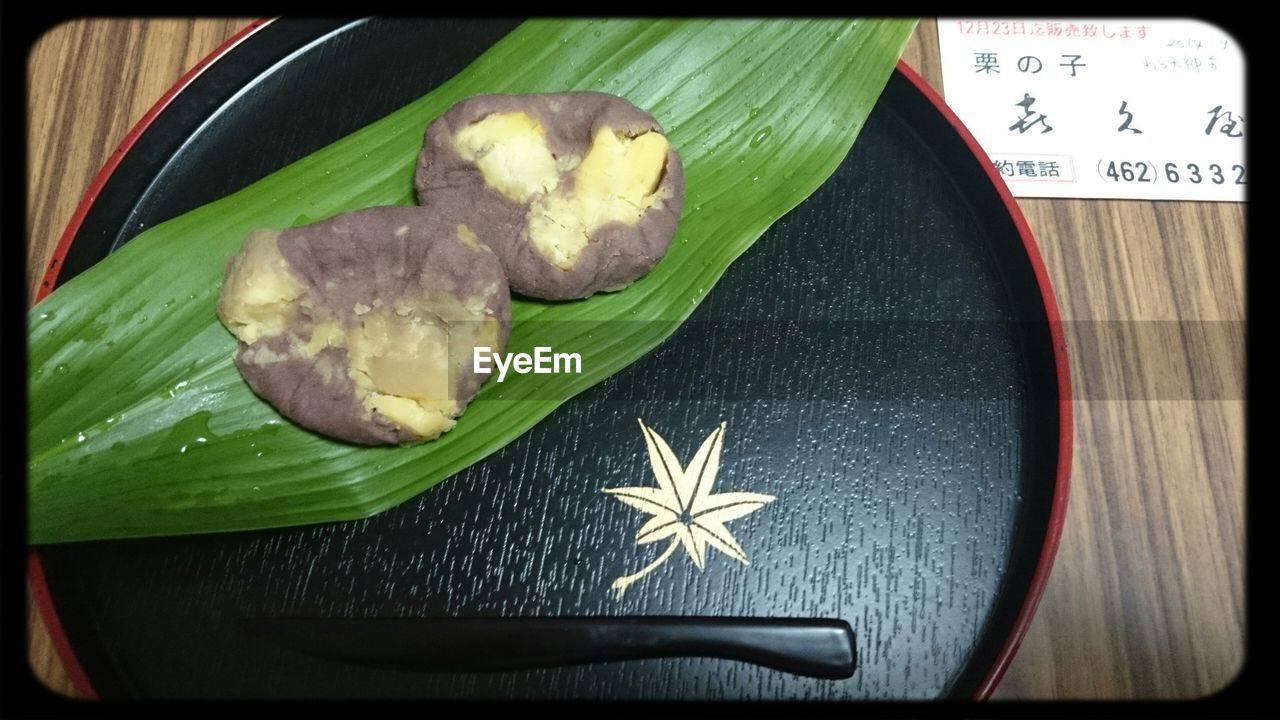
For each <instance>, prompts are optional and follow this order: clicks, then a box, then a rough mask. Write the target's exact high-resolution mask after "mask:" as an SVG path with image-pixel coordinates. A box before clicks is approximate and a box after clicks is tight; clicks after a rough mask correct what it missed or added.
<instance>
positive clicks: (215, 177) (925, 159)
mask: <svg viewBox="0 0 1280 720" xmlns="http://www.w3.org/2000/svg"><path fill="white" fill-rule="evenodd" d="M514 25H515V23H512V22H492V23H480V22H463V21H437V20H422V21H407V20H365V21H336V20H277V21H274V22H269V23H258V24H255V25H254V26H253V27H251V28H248V29H246V31H245V32H244V33H242V34H241V35H240V36H237V37H236V38H234V39H233V40H232V41H231V42H229V43H228V45H227V46H226V47H224V48H223V49H221V50H220V51H219V52H217V53H215V55H214V56H213V57H211V58H210V59H209V60H208V61H206V63H207V64H202V66H201V67H200V68H199V69H198V71H197V72H194V73H193V74H192V75H190V76H189V77H187V78H184V79H183V81H182V82H180V83H179V86H178V87H176V88H175V89H174V90H173V91H172V92H171V93H170V94H169V95H167V96H166V97H165V98H164V99H163V100H162V101H161V102H160V103H159V104H158V105H157V107H156V108H155V109H154V110H153V111H152V113H150V114H149V115H148V116H147V117H146V118H144V120H143V121H142V122H141V123H140V124H139V127H138V128H137V129H135V131H134V133H132V134H131V135H130V136H129V138H127V139H126V141H125V143H124V145H123V146H122V152H120V153H118V154H117V155H116V156H114V157H113V158H112V161H111V163H110V164H109V165H108V167H107V168H105V169H104V172H103V174H102V175H101V176H100V178H99V181H98V182H97V183H95V186H94V187H93V188H92V189H91V190H90V192H89V193H88V195H87V196H86V200H85V202H84V204H83V205H82V206H81V210H80V211H79V212H78V213H77V215H76V217H75V219H74V220H73V222H72V225H71V227H70V228H69V229H68V233H67V237H66V238H65V239H64V243H63V245H62V246H61V247H60V250H59V253H58V257H57V258H56V259H55V261H54V264H53V265H52V266H51V268H50V270H49V273H48V275H47V280H48V282H49V286H50V287H51V286H52V285H54V284H56V283H57V282H60V281H65V280H66V279H67V278H70V277H71V276H73V275H74V274H76V273H77V272H80V271H82V270H83V269H85V268H86V267H88V266H89V265H91V264H92V263H94V262H96V261H97V260H99V259H101V258H102V257H103V256H104V255H106V254H107V253H109V252H111V251H112V250H113V249H114V248H116V247H118V246H119V245H120V244H122V243H124V242H126V241H128V240H129V238H131V237H132V236H134V235H136V234H137V233H138V232H139V231H140V229H141V228H145V227H150V226H151V225H153V224H155V223H157V222H161V221H163V220H166V219H168V218H170V217H173V216H175V215H178V214H180V213H182V212H185V211H187V210H189V209H191V208H194V207H197V206H199V205H201V204H204V203H206V202H209V201H212V200H215V199H217V198H219V197H222V196H224V195H226V194H228V193H230V192H232V191H234V190H236V189H239V188H241V187H243V186H244V185H246V184H248V183H250V182H252V181H253V180H255V179H257V178H259V177H261V176H262V175H264V174H266V173H269V172H271V171H273V170H275V169H277V168H279V167H281V166H283V165H285V164H287V163H289V162H291V161H292V160H294V159H296V158H299V157H301V156H303V155H306V154H308V153H310V152H312V151H314V150H316V149H318V148H320V147H322V146H324V145H326V144H327V143H329V142H331V141H333V140H335V139H337V138H339V137H342V136H343V135H345V134H347V133H350V132H351V131H353V130H355V129H357V128H359V127H361V126H363V125H365V124H367V123H368V122H370V121H372V120H375V119H377V118H378V117H381V116H382V115H384V114H386V113H387V112H390V111H391V110H394V109H396V108H398V107H400V106H401V105H403V104H405V103H407V102H408V101H410V100H412V99H414V98H417V97H419V96H420V95H422V94H424V93H425V92H427V91H429V90H430V89H431V88H433V87H435V86H436V85H438V84H439V83H441V82H443V81H444V80H446V79H447V78H449V77H450V76H452V75H454V74H455V73H457V72H458V71H460V70H461V69H462V68H464V67H465V66H466V65H467V64H468V63H469V62H470V61H471V60H472V59H474V58H475V57H476V56H477V55H479V54H480V53H481V52H483V51H484V50H485V49H486V48H487V47H488V46H489V45H491V44H492V43H493V42H495V41H496V40H497V39H499V38H500V37H502V36H503V35H504V34H505V33H506V32H508V31H509V30H510V29H511V28H513V27H514ZM392 67H393V68H394V71H388V68H392ZM1056 325H1057V312H1056V309H1055V307H1054V305H1053V297H1052V293H1051V291H1050V290H1049V288H1048V285H1047V278H1046V274H1045V272H1044V269H1043V266H1042V265H1041V262H1040V259H1039V257H1038V254H1037V253H1036V250H1035V245H1034V242H1033V241H1032V239H1031V237H1030V234H1029V233H1028V232H1027V229H1026V226H1025V223H1024V222H1023V221H1022V219H1021V216H1020V215H1019V214H1018V212H1017V208H1016V205H1015V204H1014V203H1013V201H1012V199H1011V198H1010V197H1009V195H1008V193H1007V191H1006V190H1005V188H1004V186H1003V184H1002V183H1001V182H1000V181H999V180H998V178H997V177H996V176H995V175H994V174H993V173H992V172H991V170H990V168H989V167H987V161H986V160H985V159H984V156H982V155H981V153H980V151H978V149H977V146H976V144H975V143H974V142H973V140H972V138H971V137H970V136H969V135H968V133H967V132H966V131H965V130H964V129H963V127H962V126H960V124H959V123H958V121H956V120H955V118H954V116H952V115H951V113H950V112H949V111H948V110H947V109H946V108H945V106H944V105H943V104H942V103H941V100H940V99H939V98H938V97H937V96H936V95H935V94H934V93H933V92H932V91H931V90H929V89H928V88H927V86H925V85H924V83H923V82H921V81H920V80H919V78H918V77H917V76H915V74H914V73H913V72H912V71H911V70H910V69H909V68H907V67H906V66H905V65H900V66H899V70H898V72H896V73H895V74H894V76H893V78H892V79H891V80H890V82H889V85H888V88H887V89H886V91H885V94H884V95H883V97H882V99H881V100H880V102H879V104H878V105H877V106H876V109H875V111H874V112H873V113H872V115H871V117H870V119H869V121H868V122H867V125H866V127H865V129H864V130H863V131H862V134H861V136H860V138H859V139H858V142H857V144H856V145H855V147H854V149H853V151H852V153H851V154H850V155H849V157H848V158H847V159H846V160H845V162H844V163H843V165H842V166H841V167H840V169H839V170H838V171H837V173H836V174H835V175H834V176H833V177H832V178H831V179H830V180H829V181H828V182H827V183H826V184H825V185H823V187H822V188H821V189H820V190H818V192H816V193H815V194H814V195H813V196H812V197H810V198H809V199H808V200H807V201H806V202H804V203H803V204H802V205H801V206H800V207H799V208H798V209H797V210H795V211H794V212H792V213H791V214H789V215H788V216H786V217H784V218H782V219H781V220H780V221H779V222H778V223H777V224H776V225H775V226H774V227H773V228H771V229H770V230H769V231H768V232H767V233H766V234H765V236H764V237H763V238H761V239H760V241H759V242H758V243H757V244H756V245H755V246H754V247H753V248H752V249H751V250H750V251H749V252H748V253H747V254H746V255H744V256H743V257H742V258H741V259H739V260H738V261H737V262H735V263H734V264H733V265H732V266H731V267H730V268H729V271H728V272H727V273H726V275H725V276H724V278H723V279H722V280H721V282H720V283H719V284H718V285H717V286H716V287H715V289H714V290H713V291H712V292H711V293H710V294H709V296H708V297H707V299H706V301H705V302H704V303H703V305H702V306H701V307H699V308H698V310H697V311H696V312H695V314H694V315H693V317H692V319H691V320H690V321H689V322H688V323H686V324H685V325H684V326H683V327H682V328H681V329H680V330H679V331H678V332H677V333H676V335H675V336H673V337H672V338H670V339H669V340H668V341H667V342H666V343H664V344H663V345H661V346H660V347H659V348H658V349H657V350H656V351H654V352H652V353H650V354H649V355H648V356H646V357H644V358H643V359H641V360H640V361H639V362H637V363H636V364H634V365H633V366H631V367H630V368H628V369H627V370H625V371H623V372H622V373H620V374H618V375H616V376H614V377H613V378H611V379H609V380H608V381H606V382H604V383H602V384H600V385H598V386H596V387H594V388H592V389H591V390H590V391H588V392H586V393H584V394H582V395H580V396H578V397H576V398H574V399H573V400H571V401H570V402H568V403H566V404H565V405H564V406H562V407H561V408H560V409H558V410H557V411H556V412H555V413H553V414H552V415H551V416H550V417H548V418H547V419H546V420H544V421H543V422H542V423H540V424H539V425H537V427H535V428H534V429H533V430H532V431H531V432H529V433H527V434H526V435H525V436H523V437H521V438H520V439H519V440H517V441H516V442H514V443H512V444H511V445H509V446H508V447H506V448H505V449H503V450H502V451H500V452H498V453H497V454H495V455H493V456H492V457H490V458H488V459H487V460H485V461H483V462H481V463H479V464H477V465H475V466H473V467H471V468H470V469H468V470H467V471H465V472H463V473H461V474H459V475H457V476H455V477H453V478H451V479H450V480H448V481H447V482H445V483H443V484H442V485H440V486H438V487H437V488H435V489H432V490H429V491H427V492H425V493H423V494H422V495H421V496H419V497H417V498H414V499H412V500H410V501H408V502H406V503H404V504H403V505H401V506H399V507H397V508H394V509H392V510H390V511H388V512H385V513H382V514H380V515H377V516H375V517H373V518H369V519H367V520H363V521H359V522H349V523H338V524H330V525H320V526H311V527H302V528H293V529H284V530H274V531H259V532H249V533H235V534H226V535H206V536H191V537H177V538H162V539H153V540H133V541H110V542H92V543H77V544H70V545H61V546H46V547H41V548H38V549H37V553H33V555H32V563H31V565H32V569H33V581H34V584H35V586H36V594H37V597H38V599H39V600H41V605H42V609H43V610H44V612H45V614H46V618H47V619H49V620H51V621H52V622H51V624H52V625H53V626H54V627H53V630H54V635H55V641H56V642H58V643H59V644H60V645H61V647H62V649H63V650H64V654H65V655H66V657H67V659H68V660H69V665H70V666H71V667H70V670H71V672H72V674H73V676H74V677H75V678H76V679H77V680H78V681H80V682H81V684H84V685H91V686H92V689H93V692H95V693H96V694H97V695H99V696H102V697H117V696H142V697H309V698H316V697H419V698H437V697H466V698H472V697H480V698H533V697H538V698H542V697H554V698H640V699H669V698H717V699H803V700H851V699H899V698H937V697H973V696H979V697H981V696H985V694H987V693H989V692H990V690H991V688H992V687H993V686H994V684H995V683H996V682H997V681H998V679H999V676H1000V674H1001V673H1002V672H1003V670H1004V667H1005V666H1006V665H1007V663H1008V662H1009V659H1010V658H1011V657H1012V653H1013V651H1014V650H1015V649H1016V645H1017V641H1018V639H1020V637H1021V634H1022V632H1024V631H1025V629H1026V625H1027V623H1029V621H1030V618H1031V614H1032V613H1033V611H1034V607H1035V601H1036V600H1037V599H1038V597H1039V593H1040V591H1041V589H1042V588H1043V585H1044V582H1045V580H1046V579H1047V576H1048V570H1049V566H1050V564H1051V562H1052V558H1053V553H1054V551H1055V549H1056V544H1057V539H1058V536H1059V533H1060V530H1061V522H1062V517H1063V512H1064V509H1065V501H1066V484H1067V470H1068V465H1069V454H1070V414H1069V407H1070V406H1069V404H1068V403H1066V402H1065V398H1066V397H1067V371H1066V365H1065V354H1064V352H1063V348H1062V345H1061V335H1060V333H1059V332H1058V331H1057V327H1056ZM637 418H641V419H642V420H643V422H644V423H645V424H646V425H647V426H649V427H652V428H653V429H654V430H656V431H657V432H658V433H659V434H660V435H661V436H662V437H663V438H665V439H666V440H667V441H668V442H669V443H670V445H671V448H672V450H673V451H674V453H675V455H676V456H677V457H678V458H680V461H681V462H688V460H689V458H690V457H692V456H693V454H694V451H695V450H696V449H697V447H698V446H699V444H700V443H701V442H702V441H703V439H704V438H706V437H707V436H708V435H709V434H710V433H711V432H712V431H713V430H715V429H716V428H717V427H718V426H720V424H721V423H722V422H723V423H725V431H724V438H723V458H722V466H721V469H720V473H719V476H718V479H717V481H716V482H717V488H718V490H719V491H744V492H755V493H766V494H769V495H771V496H773V497H775V498H776V500H775V501H773V502H771V503H769V504H768V505H766V506H764V507H762V508H760V509H758V510H757V511H755V512H752V513H751V514H750V515H747V516H744V517H742V518H740V519H736V520H734V521H733V522H732V523H731V525H730V527H731V529H732V530H733V533H734V537H735V538H736V539H737V541H738V542H740V543H741V545H742V548H743V550H744V551H745V552H746V554H747V555H748V556H749V558H750V564H743V563H741V562H739V561H737V560H734V559H732V558H730V557H729V556H728V555H726V554H723V553H719V552H717V551H714V550H712V551H710V552H709V553H708V557H707V560H706V563H705V566H704V568H702V569H699V568H697V567H695V566H694V564H693V563H692V562H691V561H690V560H689V558H688V557H687V556H686V555H685V554H684V553H683V552H677V553H675V554H673V555H672V556H671V558H670V559H669V560H668V561H667V562H665V563H663V564H662V565H661V566H660V567H658V568H657V569H655V570H654V571H653V572H651V573H650V574H648V575H647V576H645V577H644V578H643V579H642V580H639V581H637V582H636V583H635V584H634V585H632V586H631V587H630V588H628V589H627V591H626V593H625V594H624V595H623V596H622V597H621V598H619V597H618V596H617V594H616V593H615V592H614V591H613V590H612V589H611V587H610V586H611V584H612V582H613V581H614V580H615V579H616V578H617V577H619V576H622V575H625V574H627V573H631V572H633V571H636V570H637V569H639V568H640V567H642V566H643V565H644V564H646V563H648V562H650V561H652V560H654V559H655V557H656V556H657V555H658V554H659V551H660V550H662V549H663V548H664V547H665V543H655V544H652V545H642V546H637V545H636V544H635V542H634V535H635V531H636V529H637V527H638V526H639V525H640V523H641V522H642V521H643V519H644V517H643V516H642V515H641V514H639V513H637V512H636V511H635V510H633V509H632V508H630V507H627V506H625V505H623V504H622V503H620V502H618V501H617V500H616V499H615V498H612V497H610V496H608V495H606V494H604V493H603V492H602V490H603V489H605V488H612V487H623V486H636V485H652V484H653V476H652V473H651V471H650V469H649V463H648V459H647V457H646V455H645V444H644V438H643V436H642V434H641V429H640V426H639V424H638V423H637ZM262 617H267V618H271V617H295V618H296V617H333V618H367V617H383V618H495V617H575V618H581V617H587V618H590V617H609V618H632V617H675V618H693V619H695V620H691V622H697V621H696V618H701V617H716V618H734V617H754V618H802V619H803V618H813V619H827V620H834V621H840V620H843V621H846V622H847V623H848V624H849V626H850V627H851V628H852V629H853V632H854V636H855V645H856V650H857V655H858V666H857V668H856V670H855V671H854V672H853V674H852V675H851V676H850V677H847V678H843V679H823V678H817V677H806V676H802V675H797V674H792V673H788V672H784V671H780V670H775V669H769V668H766V667H762V666H758V665H753V664H749V663H744V662H739V661H735V660H725V659H716V658H709V657H677V658H666V659H646V660H626V661H617V662H602V663H588V664H582V665H574V666H568V667H554V668H537V669H526V670H517V671H508V672H486V673H479V672H467V673H443V672H435V671H408V670H403V669H386V668H380V667H375V666H371V665H366V664H360V663H353V662H344V661H340V660H333V659H322V658H317V657H314V656H312V655H307V654H303V653H299V652H296V651H294V650H291V649H287V648H285V647H282V646H281V645H280V644H278V643H277V642H274V641H272V640H268V639H264V638H263V637H262V636H261V635H258V634H255V633H254V632H251V631H250V630H249V628H248V626H247V625H246V623H245V619H246V618H262Z"/></svg>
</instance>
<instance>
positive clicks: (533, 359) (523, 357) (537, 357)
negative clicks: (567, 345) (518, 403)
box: [472, 346, 582, 382]
mask: <svg viewBox="0 0 1280 720" xmlns="http://www.w3.org/2000/svg"><path fill="white" fill-rule="evenodd" d="M472 367H473V368H474V369H475V372H477V373H490V372H492V371H493V368H495V367H496V368H497V369H498V382H502V381H503V380H505V379H506V377H507V371H508V370H513V371H515V372H516V374H518V375H528V374H529V373H533V374H535V375H550V374H552V373H557V374H558V373H573V374H575V375H577V374H580V373H581V372H582V356H581V355H579V354H578V353H558V352H552V351H551V348H549V347H541V346H539V347H535V348H534V349H533V354H532V355H530V354H529V353H506V354H503V353H496V352H493V349H492V348H489V347H478V348H476V349H475V353H474V355H473V356H472Z"/></svg>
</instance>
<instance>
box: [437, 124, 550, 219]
mask: <svg viewBox="0 0 1280 720" xmlns="http://www.w3.org/2000/svg"><path fill="white" fill-rule="evenodd" d="M453 148H454V150H456V151H457V153H458V155H459V156H461V157H462V159H463V160H466V161H467V162H470V163H473V164H474V165H475V166H476V167H478V168H480V172H481V173H483V174H484V179H485V182H487V183H488V184H489V185H490V186H492V187H494V188H496V189H497V190H498V191H499V192H501V193H502V194H503V195H506V196H507V197H509V198H511V199H512V200H515V201H516V202H518V203H526V202H529V200H530V199H531V198H533V196H534V195H539V194H542V193H545V192H549V191H551V190H553V189H555V187H556V185H558V184H559V183H560V172H559V170H558V169H557V168H556V160H555V158H554V157H552V156H551V151H550V150H549V149H548V148H547V132H546V130H545V129H543V127H542V123H539V122H538V121H537V120H536V119H534V118H533V117H531V116H530V115H528V114H526V113H496V114H493V115H489V116H488V117H485V118H483V119H481V120H479V121H477V122H474V123H472V124H470V125H468V126H466V127H464V128H462V129H461V130H459V131H458V132H457V133H456V134H454V136H453Z"/></svg>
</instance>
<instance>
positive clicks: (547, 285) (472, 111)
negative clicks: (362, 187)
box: [415, 92, 684, 300]
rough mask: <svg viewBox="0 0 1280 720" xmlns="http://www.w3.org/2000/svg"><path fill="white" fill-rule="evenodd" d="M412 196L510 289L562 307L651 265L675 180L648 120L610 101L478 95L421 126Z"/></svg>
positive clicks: (592, 95) (670, 211) (663, 236)
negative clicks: (484, 250)
mask: <svg viewBox="0 0 1280 720" xmlns="http://www.w3.org/2000/svg"><path fill="white" fill-rule="evenodd" d="M415 186H416V188H417V191H418V202H419V203H420V204H421V205H422V206H423V207H425V208H428V209H430V210H432V211H434V212H436V213H438V214H441V215H443V216H444V217H447V218H449V219H450V220H451V221H453V222H457V223H462V224H465V225H467V226H468V227H470V228H471V229H472V230H473V231H474V232H475V233H476V236H477V238H478V239H479V240H480V242H482V243H484V244H486V245H488V246H489V247H490V248H492V249H493V251H494V252H495V253H497V255H498V258H499V259H500V260H501V261H502V266H503V269H504V270H505V271H506V273H507V278H508V280H509V282H510V284H511V289H512V290H514V291H516V292H518V293H521V294H523V295H527V296H530V297H535V298H542V299H545V300H570V299H576V298H585V297H588V296H590V295H593V294H595V293H597V292H606V291H612V290H619V289H621V288H624V287H626V286H627V285H629V284H631V283H632V282H634V281H635V280H636V279H637V278H639V277H641V276H642V275H644V274H645V273H647V272H649V270H651V269H652V268H653V267H654V265H656V264H657V263H658V261H659V260H660V259H661V258H662V256H663V254H664V253H665V252H666V251H667V247H668V245H669V244H670V243H671V238H672V236H673V235H674V234H675V230H676V224H677V222H678V221H679V219H680V212H681V209H682V206H683V200H684V171H683V167H682V166H681V164H680V157H679V156H678V155H677V154H676V151H675V149H674V148H673V147H672V146H671V143H670V142H668V140H667V138H666V135H665V134H664V133H663V130H662V127H661V126H660V125H659V124H658V122H657V121H656V120H654V118H653V116H652V115H649V114H648V113H646V112H644V111H643V110H640V109H639V108H637V107H636V106H634V105H632V104H631V103H629V102H627V101H626V100H624V99H622V98H619V97H616V96H614V95H609V94H606V93H598V92H568V93H552V94H537V95H477V96H475V97H472V98H469V99H467V100H464V101H462V102H460V103H458V104H456V105H454V106H453V107H452V108H450V109H449V110H448V111H447V112H445V113H444V114H443V115H441V116H440V117H439V118H437V119H436V120H435V121H434V122H432V123H431V125H430V126H428V128H427V132H426V138H425V142H424V144H423V149H422V154H421V155H420V156H419V158H418V166H417V172H416V176H415Z"/></svg>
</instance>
